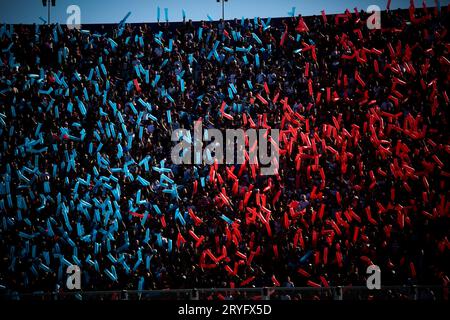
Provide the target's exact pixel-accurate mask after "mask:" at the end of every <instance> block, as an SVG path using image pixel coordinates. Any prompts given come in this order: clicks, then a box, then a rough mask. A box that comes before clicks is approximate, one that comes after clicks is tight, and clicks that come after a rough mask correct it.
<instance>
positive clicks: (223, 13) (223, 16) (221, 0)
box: [217, 0, 228, 21]
mask: <svg viewBox="0 0 450 320" xmlns="http://www.w3.org/2000/svg"><path fill="white" fill-rule="evenodd" d="M217 2H222V20H224V21H225V2H228V0H217Z"/></svg>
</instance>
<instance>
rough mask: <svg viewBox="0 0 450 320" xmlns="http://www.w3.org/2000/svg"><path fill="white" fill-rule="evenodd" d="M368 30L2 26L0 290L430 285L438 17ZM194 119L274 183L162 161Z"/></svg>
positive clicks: (265, 22) (444, 92)
mask: <svg viewBox="0 0 450 320" xmlns="http://www.w3.org/2000/svg"><path fill="white" fill-rule="evenodd" d="M368 16H369V14H368V13H365V12H363V11H359V10H357V9H355V10H347V11H346V12H345V13H343V14H336V15H326V14H325V12H323V14H320V13H319V14H318V15H317V16H311V17H302V16H301V15H300V16H296V17H286V18H279V19H275V18H274V19H267V18H265V19H262V18H255V19H242V20H241V19H235V20H232V21H222V20H221V21H214V22H213V21H201V22H192V21H183V22H182V23H158V24H156V23H155V24H127V23H126V20H125V19H124V20H122V21H121V22H120V23H119V24H116V25H109V26H101V25H90V26H82V27H81V29H80V30H78V29H68V28H67V27H66V26H64V25H59V24H54V25H3V26H1V29H0V47H1V49H2V50H1V53H0V136H1V142H0V150H1V152H0V160H1V168H0V174H1V179H0V212H1V213H0V219H1V221H0V230H1V233H0V243H1V252H2V254H1V260H0V284H1V285H2V286H3V288H5V289H6V290H8V291H9V292H20V293H26V292H35V291H41V292H55V291H58V290H60V291H69V290H68V289H67V288H66V278H67V274H66V269H67V268H68V267H69V266H71V265H77V266H79V268H80V270H81V289H82V290H83V291H92V290H97V291H98V290H124V289H128V290H153V289H182V288H241V287H323V288H326V287H334V286H365V285H366V279H367V277H368V275H367V273H366V269H367V267H368V266H370V265H372V264H374V265H377V266H379V268H380V269H381V272H382V284H383V285H439V286H444V287H445V286H447V285H448V281H449V279H448V276H449V273H448V272H449V270H450V268H449V267H450V266H449V261H450V256H449V249H450V243H449V239H448V236H449V227H450V224H449V223H450V220H449V217H450V202H449V191H448V190H449V188H448V185H449V183H450V180H449V177H450V168H449V167H448V163H449V162H448V159H449V153H450V145H449V135H448V131H447V130H448V121H449V96H448V95H449V94H450V92H449V80H450V78H449V68H450V61H449V60H450V55H449V49H450V45H449V34H448V31H447V26H448V25H449V7H445V6H442V7H441V8H437V7H429V8H427V7H426V6H424V7H418V8H415V7H414V5H412V6H411V7H410V9H409V10H387V11H384V12H383V13H382V24H381V29H374V30H372V29H369V28H368V27H367V24H366V20H367V17H368ZM197 120H202V123H203V126H204V127H205V128H218V129H223V130H225V129H244V130H246V129H250V128H255V129H257V128H265V129H269V131H270V130H271V129H279V130H280V137H279V145H278V149H277V150H278V152H279V160H278V161H279V168H278V170H277V172H275V174H274V175H261V172H260V170H261V167H260V166H259V165H258V164H250V163H249V162H248V154H247V157H246V161H245V162H244V163H243V164H218V163H215V164H213V165H208V164H178V165H175V164H173V163H172V161H171V150H172V148H173V146H174V142H173V141H172V139H171V138H172V132H173V131H174V130H175V129H179V128H184V129H188V130H193V129H194V128H193V127H194V122H195V121H197ZM205 145H206V143H205ZM247 147H249V148H251V147H252V146H248V145H247ZM245 152H247V151H245ZM216 296H220V294H217V295H216Z"/></svg>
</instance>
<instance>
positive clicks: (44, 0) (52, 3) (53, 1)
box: [42, 0, 56, 24]
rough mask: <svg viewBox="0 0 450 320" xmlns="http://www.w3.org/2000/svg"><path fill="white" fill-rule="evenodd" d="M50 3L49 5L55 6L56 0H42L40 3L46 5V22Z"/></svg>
mask: <svg viewBox="0 0 450 320" xmlns="http://www.w3.org/2000/svg"><path fill="white" fill-rule="evenodd" d="M50 3H51V6H52V7H54V6H56V0H42V5H43V6H44V7H47V24H50Z"/></svg>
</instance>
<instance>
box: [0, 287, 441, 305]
mask: <svg viewBox="0 0 450 320" xmlns="http://www.w3.org/2000/svg"><path fill="white" fill-rule="evenodd" d="M0 299H3V300H4V299H6V300H34V301H52V300H87V301H95V300H97V301H111V300H144V301H145V300H255V301H258V300H262V301H264V300H432V301H442V300H448V287H444V286H382V287H381V289H379V290H369V289H367V287H362V286H349V287H320V288H315V287H292V288H289V287H270V288H267V287H263V288H261V287H260V288H234V289H233V288H198V289H168V290H142V291H138V290H121V291H119V290H118V291H64V292H63V291H59V292H32V293H18V292H11V291H6V290H5V291H3V292H1V293H0Z"/></svg>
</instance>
